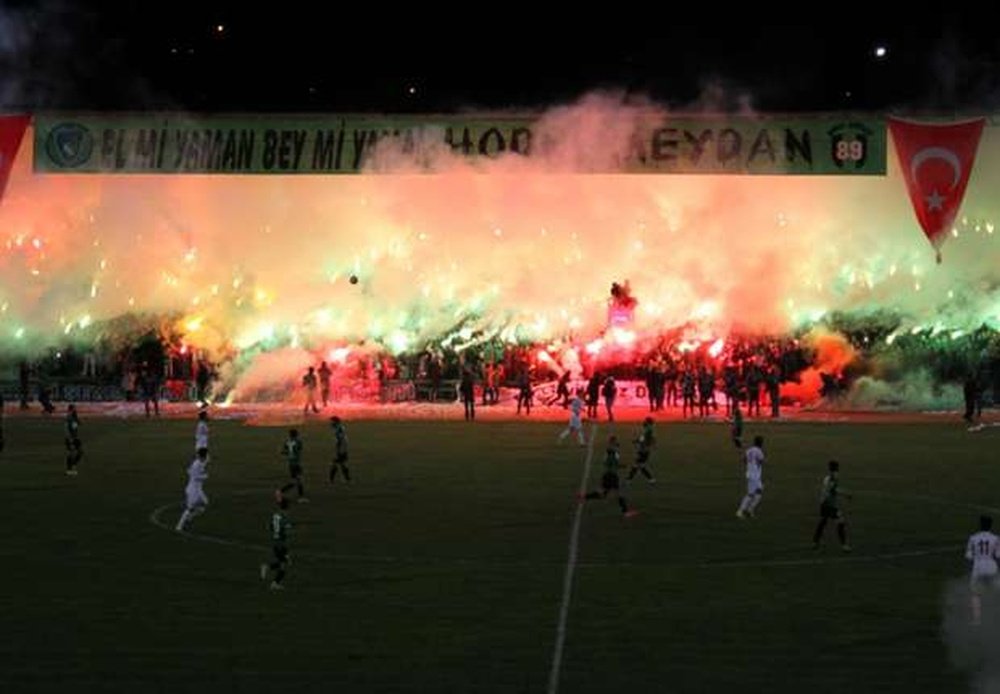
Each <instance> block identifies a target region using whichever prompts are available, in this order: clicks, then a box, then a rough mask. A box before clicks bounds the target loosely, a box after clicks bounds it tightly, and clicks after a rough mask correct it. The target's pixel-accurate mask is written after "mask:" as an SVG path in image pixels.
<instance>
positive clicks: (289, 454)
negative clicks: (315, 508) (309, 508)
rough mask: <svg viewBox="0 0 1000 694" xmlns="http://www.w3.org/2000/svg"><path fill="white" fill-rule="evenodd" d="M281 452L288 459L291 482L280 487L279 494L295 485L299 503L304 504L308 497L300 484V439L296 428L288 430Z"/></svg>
mask: <svg viewBox="0 0 1000 694" xmlns="http://www.w3.org/2000/svg"><path fill="white" fill-rule="evenodd" d="M281 452H282V454H283V455H284V456H285V459H286V460H287V461H288V476H289V477H291V478H292V481H291V482H289V483H288V484H286V485H285V486H284V487H282V488H281V495H282V496H283V495H284V494H285V493H286V492H289V491H291V489H292V487H295V488H296V489H297V490H298V493H299V498H298V501H299V503H300V504H304V503H306V502H307V501H309V499H307V498H306V489H305V486H304V485H303V484H302V439H300V438H299V432H298V430H297V429H289V430H288V440H287V441H285V445H284V446H282V448H281Z"/></svg>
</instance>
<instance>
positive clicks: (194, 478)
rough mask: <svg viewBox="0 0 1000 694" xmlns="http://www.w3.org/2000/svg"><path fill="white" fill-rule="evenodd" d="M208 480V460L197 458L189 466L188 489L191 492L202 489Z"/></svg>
mask: <svg viewBox="0 0 1000 694" xmlns="http://www.w3.org/2000/svg"><path fill="white" fill-rule="evenodd" d="M207 479H208V460H207V459H205V460H202V459H201V458H195V459H194V460H192V461H191V464H190V465H189V466H188V483H187V488H188V489H189V490H193V489H201V484H202V482H204V481H205V480H207Z"/></svg>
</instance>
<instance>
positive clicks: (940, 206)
mask: <svg viewBox="0 0 1000 694" xmlns="http://www.w3.org/2000/svg"><path fill="white" fill-rule="evenodd" d="M985 123H986V119H985V118H977V119H976V120H971V121H966V122H964V123H949V124H937V123H933V124H931V123H913V122H911V121H904V120H899V119H898V118H890V119H889V132H891V133H892V140H893V142H894V143H895V145H896V153H897V154H898V155H899V166H900V168H901V169H902V170H903V179H904V180H905V181H906V189H907V190H908V191H909V193H910V201H911V202H912V203H913V211H914V212H916V214H917V221H919V222H920V226H921V227H922V228H923V230H924V234H925V235H926V236H927V239H928V240H929V241H930V242H931V244H932V245H933V246H934V248H935V249H937V251H938V262H941V244H943V243H944V242H945V239H947V238H948V232H949V231H951V227H952V223H953V222H954V221H955V216H956V215H957V214H958V208H959V207H960V206H961V205H962V198H963V196H964V195H965V187H966V185H967V184H968V183H969V175H970V174H971V173H972V166H973V164H974V163H975V161H976V150H977V149H978V147H979V138H980V136H981V135H982V133H983V125H984V124H985Z"/></svg>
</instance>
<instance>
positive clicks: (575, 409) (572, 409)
mask: <svg viewBox="0 0 1000 694" xmlns="http://www.w3.org/2000/svg"><path fill="white" fill-rule="evenodd" d="M582 413H583V400H581V399H580V398H579V397H574V398H573V399H572V400H570V401H569V423H570V424H573V425H575V426H579V425H580V415H581V414H582Z"/></svg>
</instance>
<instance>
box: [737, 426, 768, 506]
mask: <svg viewBox="0 0 1000 694" xmlns="http://www.w3.org/2000/svg"><path fill="white" fill-rule="evenodd" d="M743 460H745V461H746V466H747V493H746V496H744V497H743V501H741V502H740V507H739V508H738V509H737V510H736V517H737V518H745V517H746V516H750V517H751V518H753V515H754V510H755V509H756V508H757V504H759V503H760V499H761V497H762V496H763V495H764V437H763V436H755V437H754V440H753V445H752V446H751V447H750V448H748V449H747V452H746V453H744V454H743Z"/></svg>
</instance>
